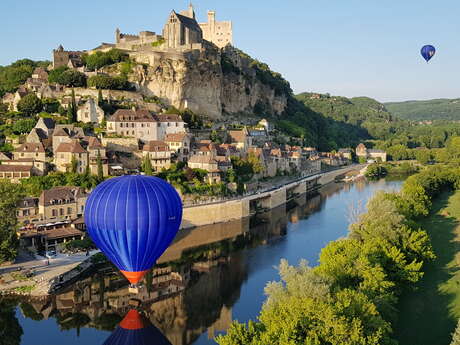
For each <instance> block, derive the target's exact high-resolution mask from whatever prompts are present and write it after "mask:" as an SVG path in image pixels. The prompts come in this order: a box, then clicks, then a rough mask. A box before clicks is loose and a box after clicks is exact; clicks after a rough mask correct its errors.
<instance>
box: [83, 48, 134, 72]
mask: <svg viewBox="0 0 460 345" xmlns="http://www.w3.org/2000/svg"><path fill="white" fill-rule="evenodd" d="M127 59H128V54H126V53H123V52H122V51H121V50H119V49H111V50H109V51H108V52H106V53H104V52H101V51H98V52H96V53H94V54H90V55H84V56H83V57H82V60H83V63H84V64H85V65H86V67H87V68H88V69H90V70H93V71H94V70H96V69H100V68H102V67H104V66H109V65H113V64H115V63H118V62H122V61H126V60H127Z"/></svg>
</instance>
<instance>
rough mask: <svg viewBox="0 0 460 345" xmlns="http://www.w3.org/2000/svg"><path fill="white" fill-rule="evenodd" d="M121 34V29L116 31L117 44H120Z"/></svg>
mask: <svg viewBox="0 0 460 345" xmlns="http://www.w3.org/2000/svg"><path fill="white" fill-rule="evenodd" d="M120 34H121V33H120V29H119V28H117V29H116V30H115V43H120Z"/></svg>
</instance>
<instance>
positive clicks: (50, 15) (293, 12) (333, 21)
mask: <svg viewBox="0 0 460 345" xmlns="http://www.w3.org/2000/svg"><path fill="white" fill-rule="evenodd" d="M441 3H442V5H441ZM187 5H188V2H187V1H178V0H168V1H159V0H149V1H147V0H131V1H126V0H125V1H122V0H110V1H109V0H79V1H62V0H37V1H32V0H27V1H17V0H1V1H0V13H2V16H1V21H0V47H2V48H1V50H0V65H6V64H9V63H11V62H13V61H15V60H17V59H19V58H25V57H28V58H32V59H51V50H52V49H53V48H55V47H57V46H58V45H59V44H62V45H63V46H64V48H66V49H71V50H80V49H81V50H83V49H91V48H94V47H96V46H97V45H99V44H100V43H101V42H112V41H113V40H114V31H115V28H116V27H119V28H120V30H121V31H122V32H124V33H137V32H139V31H142V30H151V31H156V32H161V29H162V27H163V24H164V22H165V20H166V18H167V16H168V14H169V11H171V9H173V8H174V9H176V10H180V9H183V8H185V7H186V6H187ZM194 5H195V9H196V12H197V16H198V19H199V20H205V19H206V11H207V10H208V9H215V10H216V11H217V17H218V19H221V20H232V21H233V25H234V44H235V46H237V47H238V48H240V49H242V50H244V51H246V52H247V53H249V54H250V55H251V56H253V57H255V58H258V59H259V60H261V61H263V62H266V63H268V64H269V65H270V66H271V67H272V69H274V70H275V71H278V72H280V73H282V74H283V75H284V76H285V78H286V79H287V80H289V81H290V82H291V86H292V88H293V89H294V91H295V92H302V91H314V92H329V93H331V94H334V95H343V96H349V97H351V96H370V97H374V98H376V99H378V100H380V101H399V100H409V99H429V98H441V97H445V98H457V97H460V88H459V82H458V79H459V78H458V75H459V73H458V71H459V68H458V67H459V65H460V44H459V39H458V36H459V33H460V20H458V14H459V13H460V2H459V1H458V0H442V1H439V2H436V1H433V0H430V1H427V0H386V1H385V0H381V1H378V0H346V1H345V0H327V1H326V0H316V1H313V0H284V1H279V0H278V1H274V0H265V1H262V0H245V1H243V0H232V1H229V0H225V1H224V0H196V1H195V2H194ZM424 44H433V45H434V46H436V48H437V54H436V56H435V57H434V58H433V60H432V61H431V62H430V63H429V64H428V65H427V64H426V63H425V62H424V61H423V60H422V58H421V56H420V48H421V46H422V45H424Z"/></svg>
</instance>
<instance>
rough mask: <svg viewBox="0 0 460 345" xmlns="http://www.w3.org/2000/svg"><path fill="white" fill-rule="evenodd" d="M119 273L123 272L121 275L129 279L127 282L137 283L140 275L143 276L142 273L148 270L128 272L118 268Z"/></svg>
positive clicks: (140, 277)
mask: <svg viewBox="0 0 460 345" xmlns="http://www.w3.org/2000/svg"><path fill="white" fill-rule="evenodd" d="M120 271H121V273H123V275H124V276H125V277H126V279H128V280H129V282H130V283H131V284H137V283H139V282H140V280H141V279H142V277H144V275H145V274H146V273H147V272H148V271H149V270H145V271H139V272H128V271H122V270H120Z"/></svg>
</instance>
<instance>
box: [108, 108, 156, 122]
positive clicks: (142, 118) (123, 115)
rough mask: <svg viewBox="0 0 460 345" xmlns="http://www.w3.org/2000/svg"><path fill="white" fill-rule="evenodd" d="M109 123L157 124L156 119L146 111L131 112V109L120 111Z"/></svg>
mask: <svg viewBox="0 0 460 345" xmlns="http://www.w3.org/2000/svg"><path fill="white" fill-rule="evenodd" d="M108 121H114V122H125V121H127V122H128V121H129V122H155V119H154V117H153V115H152V113H150V111H148V110H146V109H141V110H131V109H118V110H117V111H116V112H115V114H113V115H112V116H111V117H110V119H109V120H108Z"/></svg>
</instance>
